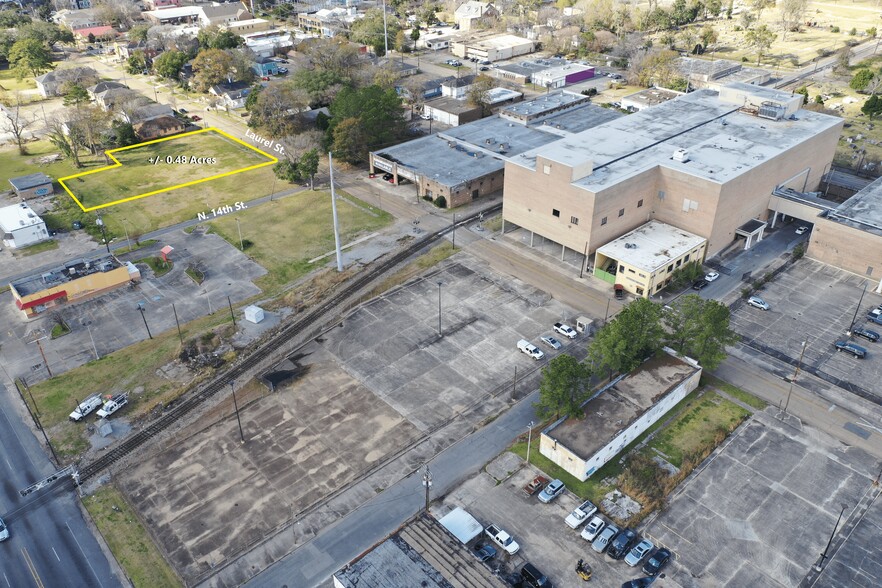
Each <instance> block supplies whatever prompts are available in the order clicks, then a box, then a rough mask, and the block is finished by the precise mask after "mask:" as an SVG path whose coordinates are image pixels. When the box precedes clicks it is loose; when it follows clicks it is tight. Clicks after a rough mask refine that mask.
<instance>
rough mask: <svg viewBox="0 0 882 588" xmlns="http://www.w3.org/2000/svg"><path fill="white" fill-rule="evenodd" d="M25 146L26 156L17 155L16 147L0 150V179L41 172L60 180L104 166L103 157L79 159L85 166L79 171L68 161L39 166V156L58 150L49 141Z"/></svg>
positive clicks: (33, 142) (83, 157)
mask: <svg viewBox="0 0 882 588" xmlns="http://www.w3.org/2000/svg"><path fill="white" fill-rule="evenodd" d="M25 145H26V146H27V150H28V154H27V155H19V154H18V148H16V147H8V146H7V147H3V148H2V149H0V177H2V178H4V179H5V178H15V177H18V176H26V175H28V174H34V173H37V172H43V173H44V174H46V175H48V176H49V177H52V178H61V177H64V176H69V175H71V174H75V173H79V172H82V171H89V170H90V169H94V168H96V167H100V166H103V165H104V158H103V157H91V156H81V157H80V159H81V160H82V161H83V163H84V164H85V167H83V168H81V169H77V168H75V167H74V166H73V164H72V163H71V162H70V161H69V160H63V161H59V162H57V163H50V164H47V165H40V164H39V163H38V162H37V159H38V158H39V157H40V156H43V155H49V154H52V153H58V149H56V148H55V146H54V145H52V143H50V142H49V141H30V142H28V143H25ZM8 187H9V185H8V184H7V185H6V187H5V188H4V189H6V188H8Z"/></svg>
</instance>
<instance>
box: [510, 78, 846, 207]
mask: <svg viewBox="0 0 882 588" xmlns="http://www.w3.org/2000/svg"><path fill="white" fill-rule="evenodd" d="M743 86H746V87H747V88H749V89H750V92H752V93H754V94H760V95H761V96H762V97H763V98H768V99H772V97H773V96H775V97H777V96H779V95H780V94H782V93H781V92H778V91H776V90H769V89H763V88H760V87H759V86H752V85H746V84H744V85H743ZM758 88H759V90H760V92H755V90H757V89H758ZM783 94H784V95H785V96H786V99H787V100H790V99H791V98H792V97H791V96H790V94H788V93H783ZM738 109H739V106H738V105H735V104H731V103H726V102H723V101H721V100H719V99H718V94H717V92H714V91H712V90H698V91H695V92H692V93H691V94H686V95H684V96H680V97H679V98H676V99H674V100H670V101H668V102H665V103H663V104H659V105H657V106H654V107H653V108H649V109H646V110H641V111H639V112H637V113H635V114H631V115H628V116H625V117H622V118H619V119H616V120H613V121H611V122H608V123H605V124H602V125H600V126H598V127H595V128H592V129H590V130H587V131H583V132H581V133H577V134H574V135H570V136H568V137H565V138H563V139H561V140H559V141H557V142H555V143H552V144H550V145H544V146H541V147H538V148H536V149H533V150H530V151H527V152H524V153H522V154H520V155H518V156H515V157H512V158H511V159H510V161H511V162H512V163H515V164H517V165H521V166H523V167H527V168H530V169H535V167H536V157H537V156H542V157H545V158H547V159H550V160H552V161H557V162H559V163H563V164H565V165H569V166H573V167H577V166H580V165H581V164H583V163H585V162H588V161H590V162H592V163H593V167H594V171H593V172H592V173H591V174H590V175H588V176H586V177H584V178H582V179H580V180H577V181H576V182H573V184H574V185H576V186H580V187H583V188H585V189H587V190H591V191H598V190H601V189H603V188H607V187H609V186H611V185H614V184H616V183H618V182H620V181H622V180H623V179H625V178H628V177H631V176H634V175H636V174H638V173H640V172H642V171H644V170H647V169H651V168H654V167H657V166H659V165H664V166H665V167H669V168H672V169H676V170H679V171H682V172H684V173H687V174H691V175H694V176H696V177H700V178H704V179H707V180H711V181H715V182H720V183H722V182H725V181H728V180H731V179H732V178H735V177H737V176H739V175H741V174H743V173H746V172H747V171H749V170H750V169H752V168H753V167H754V166H756V165H759V164H760V163H762V162H763V161H766V160H767V159H769V158H771V157H774V156H775V155H777V154H779V153H781V152H783V151H785V150H787V149H790V148H792V147H794V146H796V145H799V144H800V143H802V142H803V141H806V140H807V139H809V138H811V137H812V136H814V135H815V134H817V133H819V132H821V131H824V130H826V129H829V128H833V127H836V126H837V125H841V124H842V119H840V118H837V117H833V116H829V115H825V114H820V113H817V112H811V111H808V110H799V111H798V112H797V114H796V116H795V120H790V119H782V120H778V121H773V120H768V119H764V118H759V117H757V116H753V115H750V114H747V113H743V112H739V111H738ZM678 149H685V150H686V151H688V153H689V158H690V160H689V161H688V162H678V161H673V160H672V156H673V153H674V152H675V151H677V150H678Z"/></svg>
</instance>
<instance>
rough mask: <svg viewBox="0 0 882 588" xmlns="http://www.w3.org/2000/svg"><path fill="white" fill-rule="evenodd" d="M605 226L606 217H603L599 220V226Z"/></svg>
mask: <svg viewBox="0 0 882 588" xmlns="http://www.w3.org/2000/svg"><path fill="white" fill-rule="evenodd" d="M605 224H606V217H603V218H602V219H600V226H601V227H602V226H603V225H605Z"/></svg>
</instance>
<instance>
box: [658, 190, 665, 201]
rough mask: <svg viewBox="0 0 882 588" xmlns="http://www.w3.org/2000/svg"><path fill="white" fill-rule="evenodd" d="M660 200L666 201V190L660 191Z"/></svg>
mask: <svg viewBox="0 0 882 588" xmlns="http://www.w3.org/2000/svg"><path fill="white" fill-rule="evenodd" d="M658 199H659V200H664V199H665V191H664V190H659V191H658Z"/></svg>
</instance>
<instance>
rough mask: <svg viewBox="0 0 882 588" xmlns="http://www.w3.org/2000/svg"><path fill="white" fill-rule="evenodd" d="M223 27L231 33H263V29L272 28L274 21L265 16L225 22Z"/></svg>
mask: <svg viewBox="0 0 882 588" xmlns="http://www.w3.org/2000/svg"><path fill="white" fill-rule="evenodd" d="M223 27H224V28H225V29H227V30H228V31H230V32H231V33H233V34H236V35H239V36H241V35H243V34H246V33H262V32H263V31H268V30H269V29H270V28H272V23H271V22H270V21H268V20H265V19H263V18H250V19H247V20H237V21H235V22H228V23H226V24H224V25H223Z"/></svg>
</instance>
